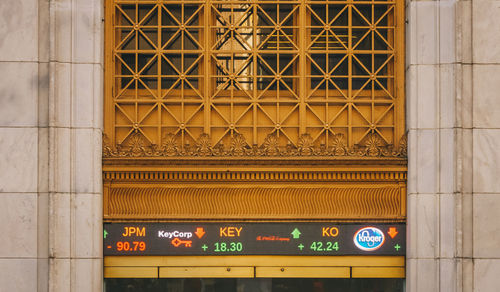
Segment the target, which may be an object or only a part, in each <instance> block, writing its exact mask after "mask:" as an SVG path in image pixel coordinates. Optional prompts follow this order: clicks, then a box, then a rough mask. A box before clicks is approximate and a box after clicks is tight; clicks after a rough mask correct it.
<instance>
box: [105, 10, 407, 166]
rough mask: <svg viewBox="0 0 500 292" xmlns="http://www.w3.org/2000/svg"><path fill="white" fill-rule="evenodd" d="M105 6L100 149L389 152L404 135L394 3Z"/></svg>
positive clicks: (398, 19)
mask: <svg viewBox="0 0 500 292" xmlns="http://www.w3.org/2000/svg"><path fill="white" fill-rule="evenodd" d="M106 13H107V18H106V19H109V20H110V22H111V23H109V24H107V32H106V33H107V38H106V40H107V46H106V48H107V49H106V60H107V67H106V78H107V82H106V85H107V87H106V119H105V133H106V134H107V136H108V137H109V139H110V141H109V144H110V148H109V149H108V150H109V151H105V155H109V156H113V155H118V156H120V155H121V156H128V155H134V156H155V155H160V156H162V155H180V156H184V155H191V154H193V153H195V152H196V153H197V154H198V155H223V154H228V153H229V154H231V155H235V154H241V155H245V154H252V155H253V154H257V155H294V154H297V153H298V154H301V155H307V154H311V155H313V154H318V153H320V154H325V153H326V154H332V155H348V154H349V153H350V154H356V155H369V156H381V155H395V156H400V155H401V153H402V152H401V150H399V151H387V149H389V150H391V149H390V147H391V146H393V145H398V143H399V139H400V138H401V137H402V136H403V133H404V95H403V94H404V92H403V91H404V90H403V88H404V86H403V84H404V83H403V82H404V81H403V78H404V76H403V74H404V63H403V62H404V61H403V60H404V58H403V55H402V52H403V24H404V23H403V13H404V3H403V2H402V1H397V2H396V1H354V0H347V1H309V0H285V1H281V0H275V1H268V0H252V1H225V0H224V1H222V0H204V1H196V0H179V1H167V0H158V1H153V0H151V1H149V0H135V1H134V0H126V1H125V0H108V2H107V10H106ZM363 147H364V148H363ZM370 147H375V148H373V149H375V150H373V149H372V150H370ZM380 147H389V148H385V150H384V151H382V150H380V149H379V148H380ZM115 148H116V149H115ZM123 149H127V150H126V151H124V150H123ZM290 149H294V150H293V151H291V150H290ZM325 149H326V150H325ZM329 149H330V150H329ZM339 149H340V150H339ZM353 149H354V150H353ZM359 149H362V150H363V149H364V151H361V152H360V151H357V150H359ZM355 150H356V151H355ZM361 153H362V154H361ZM372 154H373V155H372Z"/></svg>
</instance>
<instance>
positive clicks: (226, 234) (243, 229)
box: [104, 222, 406, 255]
mask: <svg viewBox="0 0 500 292" xmlns="http://www.w3.org/2000/svg"><path fill="white" fill-rule="evenodd" d="M405 251H406V226H405V225H404V224H332V223H318V222H315V223H293V222H290V223H227V222H224V223H197V224H196V223H142V224H141V223H127V224H124V223H106V224H104V255H405Z"/></svg>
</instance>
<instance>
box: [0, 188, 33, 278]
mask: <svg viewBox="0 0 500 292" xmlns="http://www.w3.org/2000/svg"><path fill="white" fill-rule="evenodd" d="M37 201H38V198H37V194H36V193H32V194H28V193H0V222H1V224H0V234H1V235H2V238H4V239H5V240H3V242H2V248H1V249H0V258H10V257H13V258H20V257H36V256H37ZM0 287H1V286H0Z"/></svg>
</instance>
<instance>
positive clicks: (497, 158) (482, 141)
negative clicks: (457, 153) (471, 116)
mask: <svg viewBox="0 0 500 292" xmlns="http://www.w3.org/2000/svg"><path fill="white" fill-rule="evenodd" d="M472 135H473V139H474V142H473V143H474V144H473V150H474V151H473V170H474V176H473V188H474V193H484V192H487V193H500V180H499V179H498V178H499V175H500V152H499V151H498V147H499V146H500V130H498V129H474V130H473V133H472Z"/></svg>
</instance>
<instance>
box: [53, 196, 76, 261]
mask: <svg viewBox="0 0 500 292" xmlns="http://www.w3.org/2000/svg"><path fill="white" fill-rule="evenodd" d="M72 208H73V206H72V203H71V194H69V193H52V194H51V197H50V219H49V220H50V221H49V223H50V229H49V246H50V250H49V253H50V257H52V258H68V257H70V255H71V241H72V238H71V236H72V230H71V228H72V215H71V213H72V211H71V210H72Z"/></svg>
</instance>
